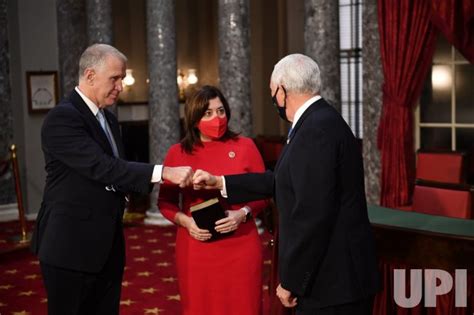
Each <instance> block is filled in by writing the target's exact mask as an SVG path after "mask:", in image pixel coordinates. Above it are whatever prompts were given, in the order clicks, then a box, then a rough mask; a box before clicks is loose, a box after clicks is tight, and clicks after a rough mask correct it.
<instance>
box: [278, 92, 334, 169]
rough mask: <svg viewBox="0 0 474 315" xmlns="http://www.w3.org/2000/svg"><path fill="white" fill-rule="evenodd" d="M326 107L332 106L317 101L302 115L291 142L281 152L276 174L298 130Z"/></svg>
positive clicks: (322, 101)
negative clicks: (309, 118) (312, 115)
mask: <svg viewBox="0 0 474 315" xmlns="http://www.w3.org/2000/svg"><path fill="white" fill-rule="evenodd" d="M325 106H330V105H329V104H328V103H327V102H326V101H325V100H324V99H322V98H321V99H319V100H317V101H316V102H314V103H313V104H311V106H309V107H308V108H307V109H306V110H305V111H304V113H303V115H301V117H300V119H299V120H298V122H297V123H296V126H295V127H294V128H293V131H292V133H291V138H290V142H289V143H287V144H286V145H285V146H284V147H283V150H282V151H281V154H280V156H279V157H278V161H277V163H276V165H275V172H277V171H278V168H279V166H280V163H281V161H282V160H283V159H284V157H285V155H286V153H287V152H288V150H289V148H290V146H291V143H292V140H293V139H294V138H295V137H296V133H297V132H298V129H300V127H301V125H302V124H303V123H304V121H305V119H306V118H307V117H309V116H310V115H311V114H312V113H313V112H314V111H316V110H318V109H320V108H322V107H325Z"/></svg>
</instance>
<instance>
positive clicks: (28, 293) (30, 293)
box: [18, 291, 35, 296]
mask: <svg viewBox="0 0 474 315" xmlns="http://www.w3.org/2000/svg"><path fill="white" fill-rule="evenodd" d="M33 294H35V292H34V291H21V292H20V293H18V296H31V295H33Z"/></svg>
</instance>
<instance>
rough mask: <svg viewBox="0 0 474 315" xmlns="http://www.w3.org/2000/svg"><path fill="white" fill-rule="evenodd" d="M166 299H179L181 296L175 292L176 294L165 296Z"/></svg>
mask: <svg viewBox="0 0 474 315" xmlns="http://www.w3.org/2000/svg"><path fill="white" fill-rule="evenodd" d="M166 299H167V300H168V301H181V296H179V294H176V295H167V296H166Z"/></svg>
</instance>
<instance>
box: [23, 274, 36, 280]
mask: <svg viewBox="0 0 474 315" xmlns="http://www.w3.org/2000/svg"><path fill="white" fill-rule="evenodd" d="M36 278H39V274H36V273H34V274H32V275H27V276H25V279H26V280H29V279H31V280H35V279H36Z"/></svg>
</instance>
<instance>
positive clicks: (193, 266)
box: [158, 137, 267, 315]
mask: <svg viewBox="0 0 474 315" xmlns="http://www.w3.org/2000/svg"><path fill="white" fill-rule="evenodd" d="M163 164H164V165H165V166H184V165H189V166H191V167H192V168H193V170H196V169H203V170H206V171H208V172H210V173H212V174H214V175H229V174H239V173H246V172H263V171H264V164H263V161H262V157H261V156H260V153H259V152H258V150H257V148H256V146H255V144H254V143H253V141H252V140H251V139H249V138H245V137H237V138H236V139H231V140H227V141H210V142H203V146H202V147H201V146H196V147H195V150H194V151H193V153H192V154H187V153H186V152H184V151H183V150H182V148H181V145H180V144H176V145H174V146H172V147H171V148H170V150H169V151H168V154H167V156H166V158H165V161H164V163H163ZM180 195H181V198H182V199H181V200H180ZM215 197H219V198H220V199H221V203H222V204H224V205H227V207H225V208H226V209H229V210H237V209H240V208H241V207H243V206H244V205H247V206H249V207H250V208H251V209H252V214H253V215H254V216H255V215H256V214H258V212H260V211H261V210H262V209H264V208H265V207H266V206H267V201H266V200H259V201H253V202H249V203H246V204H239V205H232V206H231V205H228V204H226V201H225V199H223V198H222V197H221V196H220V192H219V191H214V190H207V191H203V190H200V191H195V190H193V189H192V187H191V188H185V189H180V188H179V187H177V186H173V185H167V184H166V183H165V184H163V185H162V186H161V188H160V195H159V198H158V207H159V209H160V211H161V213H162V214H163V215H164V216H165V217H166V218H167V219H168V220H170V221H174V217H175V215H176V213H177V212H178V211H182V212H183V213H185V214H186V215H188V216H191V214H190V212H189V208H190V207H191V206H192V205H194V204H196V203H199V202H202V201H205V200H208V199H211V198H215ZM180 204H181V205H182V206H181V207H180ZM176 263H177V270H178V284H179V290H180V295H181V303H182V309H183V315H223V314H226V315H234V314H235V315H243V314H245V315H258V314H260V312H261V300H262V248H261V241H260V238H259V235H258V233H257V228H256V225H255V221H254V220H248V221H247V222H245V223H241V224H240V225H239V227H238V229H237V230H236V231H235V232H234V233H233V234H232V235H230V236H227V237H225V238H222V239H219V240H216V241H212V242H201V241H198V240H196V239H194V238H192V237H191V236H190V235H189V233H188V231H187V229H186V228H184V227H178V231H177V236H176Z"/></svg>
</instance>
